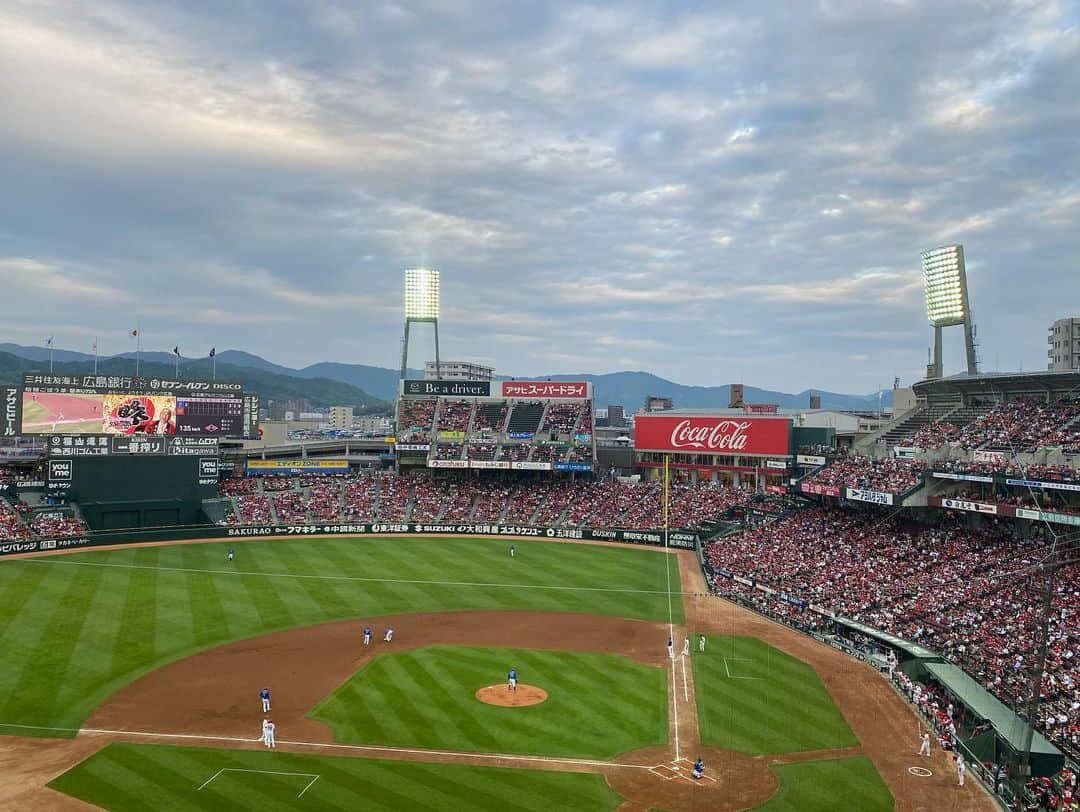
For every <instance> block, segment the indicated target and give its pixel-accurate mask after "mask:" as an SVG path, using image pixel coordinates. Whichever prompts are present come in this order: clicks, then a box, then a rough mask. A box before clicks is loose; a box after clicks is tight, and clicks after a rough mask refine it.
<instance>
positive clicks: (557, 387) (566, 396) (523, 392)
mask: <svg viewBox="0 0 1080 812" xmlns="http://www.w3.org/2000/svg"><path fill="white" fill-rule="evenodd" d="M499 387H500V389H499V391H500V392H501V393H502V396H503V397H504V398H506V399H508V400H509V399H511V398H517V399H523V398H536V399H537V400H560V399H563V400H586V399H587V398H588V397H589V396H590V394H591V393H590V387H589V384H588V383H586V382H584V381H502V382H501V383H500V384H499Z"/></svg>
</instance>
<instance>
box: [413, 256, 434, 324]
mask: <svg viewBox="0 0 1080 812" xmlns="http://www.w3.org/2000/svg"><path fill="white" fill-rule="evenodd" d="M405 318H407V319H412V320H414V321H434V320H435V319H437V318H439V272H438V271H437V270H435V269H434V268H408V269H406V271H405Z"/></svg>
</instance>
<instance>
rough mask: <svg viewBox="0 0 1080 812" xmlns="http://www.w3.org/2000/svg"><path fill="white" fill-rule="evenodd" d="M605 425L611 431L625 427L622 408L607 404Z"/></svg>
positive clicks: (624, 413)
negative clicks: (611, 429) (609, 427)
mask: <svg viewBox="0 0 1080 812" xmlns="http://www.w3.org/2000/svg"><path fill="white" fill-rule="evenodd" d="M607 424H608V425H609V426H611V428H613V429H621V428H624V427H625V426H626V410H625V409H623V407H622V406H617V405H615V404H608V407H607Z"/></svg>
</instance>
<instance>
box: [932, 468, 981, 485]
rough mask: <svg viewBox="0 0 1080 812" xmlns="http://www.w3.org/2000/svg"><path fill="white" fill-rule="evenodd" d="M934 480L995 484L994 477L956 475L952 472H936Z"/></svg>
mask: <svg viewBox="0 0 1080 812" xmlns="http://www.w3.org/2000/svg"><path fill="white" fill-rule="evenodd" d="M934 479H952V480H956V481H957V482H961V481H962V482H993V481H994V478H993V477H992V476H982V475H981V474H954V473H953V472H952V471H934Z"/></svg>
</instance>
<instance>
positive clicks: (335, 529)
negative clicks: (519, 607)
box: [0, 522, 699, 556]
mask: <svg viewBox="0 0 1080 812" xmlns="http://www.w3.org/2000/svg"><path fill="white" fill-rule="evenodd" d="M395 535H402V536H403V535H426V536H441V535H446V536H477V537H482V536H504V537H509V538H515V537H520V538H539V539H570V540H579V541H611V542H618V543H621V544H644V545H649V546H653V547H662V546H663V545H664V534H663V533H662V532H660V531H657V530H622V529H603V528H589V527H585V528H573V527H533V526H528V525H516V524H418V523H407V522H401V523H393V522H387V523H374V524H290V525H245V526H241V527H226V526H221V525H208V526H202V527H174V528H162V529H156V530H136V531H120V532H97V533H87V534H86V535H85V536H78V537H76V538H66V539H26V540H20V541H4V542H0V556H5V555H19V554H25V553H40V552H62V551H67V550H75V549H83V548H92V547H104V546H108V545H113V544H144V543H147V542H162V541H192V540H205V541H224V540H228V539H243V538H252V539H254V538H283V537H289V536H292V537H304V536H395ZM668 546H670V547H674V548H676V549H679V550H696V549H698V547H699V544H698V535H697V534H696V533H685V532H682V531H678V532H676V531H672V532H671V533H669V534H668Z"/></svg>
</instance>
